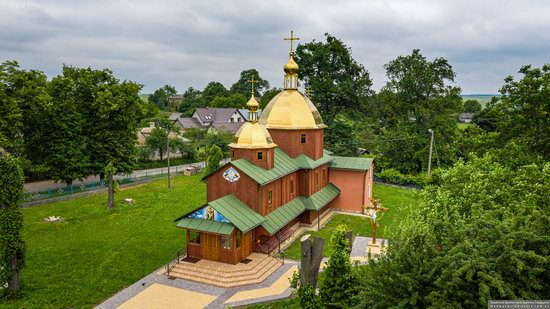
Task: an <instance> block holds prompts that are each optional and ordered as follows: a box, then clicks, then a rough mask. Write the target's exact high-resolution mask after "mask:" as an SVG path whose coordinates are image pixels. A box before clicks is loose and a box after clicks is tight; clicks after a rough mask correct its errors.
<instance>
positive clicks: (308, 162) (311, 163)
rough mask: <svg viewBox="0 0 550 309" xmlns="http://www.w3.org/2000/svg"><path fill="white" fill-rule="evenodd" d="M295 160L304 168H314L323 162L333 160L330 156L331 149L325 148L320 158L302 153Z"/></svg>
mask: <svg viewBox="0 0 550 309" xmlns="http://www.w3.org/2000/svg"><path fill="white" fill-rule="evenodd" d="M294 161H296V164H297V165H298V166H299V167H300V168H304V169H314V168H317V167H319V166H321V165H323V164H327V163H329V162H330V161H332V157H331V156H330V151H328V150H326V149H323V156H322V157H321V158H320V159H318V160H313V159H311V158H310V157H308V156H306V155H304V154H301V155H299V156H297V157H296V158H295V159H294Z"/></svg>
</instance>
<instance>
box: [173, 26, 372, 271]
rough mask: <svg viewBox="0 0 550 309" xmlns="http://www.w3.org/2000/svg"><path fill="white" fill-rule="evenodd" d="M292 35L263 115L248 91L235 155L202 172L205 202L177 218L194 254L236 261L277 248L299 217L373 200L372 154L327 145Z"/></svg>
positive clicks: (312, 218)
mask: <svg viewBox="0 0 550 309" xmlns="http://www.w3.org/2000/svg"><path fill="white" fill-rule="evenodd" d="M294 39H296V38H294V37H293V36H292V35H291V38H290V41H291V48H290V58H289V60H288V63H287V64H285V66H284V72H285V76H284V90H283V91H281V92H280V93H279V94H277V95H276V96H275V97H274V98H273V99H272V100H271V101H270V102H269V104H268V105H267V106H266V108H265V110H264V111H263V112H262V114H261V117H258V108H259V104H258V102H257V101H256V99H255V98H254V95H252V96H251V97H250V100H249V101H248V103H247V104H246V107H247V108H248V113H249V117H248V121H247V122H246V123H245V124H244V125H243V126H242V127H241V128H240V129H239V131H238V132H237V133H236V134H235V139H234V142H233V143H231V144H230V145H229V146H230V147H231V161H230V162H228V163H227V164H225V165H223V166H221V167H220V168H219V169H217V170H216V171H214V172H212V173H210V174H209V175H206V176H204V178H203V180H204V181H205V182H206V184H207V203H206V204H205V205H202V206H200V207H198V208H197V209H195V210H193V211H191V212H189V213H187V214H184V215H183V216H182V217H180V218H179V219H178V220H177V222H178V223H177V227H178V228H182V229H185V230H186V241H187V242H186V243H187V255H188V256H189V257H194V258H200V259H207V260H213V261H219V262H224V263H231V264H236V263H239V262H240V261H242V260H244V259H246V258H247V256H249V255H250V254H251V253H252V252H263V253H268V252H270V251H273V250H275V249H276V248H277V247H278V244H280V242H282V241H284V240H285V239H286V238H288V237H289V236H290V235H292V233H293V231H294V230H295V229H296V228H297V227H298V226H299V225H301V224H302V225H312V226H318V224H319V222H320V219H321V218H322V217H323V215H326V214H327V213H328V210H329V209H333V210H338V211H345V212H356V213H362V212H363V209H364V207H367V206H369V205H370V203H371V197H372V180H373V167H374V166H373V160H372V159H369V158H355V157H354V158H351V157H341V156H334V155H332V153H331V152H330V151H328V150H326V149H324V130H325V128H326V127H327V126H326V125H325V124H324V123H323V120H322V119H321V115H320V114H319V112H318V111H317V109H316V108H315V105H314V104H313V102H312V101H311V100H310V99H309V97H308V96H306V95H304V94H303V93H302V92H300V91H299V90H298V69H299V67H298V64H297V63H296V62H295V61H294V59H293V52H292V40H294ZM253 82H254V81H252V87H254V84H253ZM252 94H254V90H252Z"/></svg>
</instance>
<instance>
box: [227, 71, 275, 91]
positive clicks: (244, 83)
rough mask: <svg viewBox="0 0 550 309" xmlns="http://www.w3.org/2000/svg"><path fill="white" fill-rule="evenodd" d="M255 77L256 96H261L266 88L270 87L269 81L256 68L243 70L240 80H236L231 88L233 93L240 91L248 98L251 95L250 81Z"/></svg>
mask: <svg viewBox="0 0 550 309" xmlns="http://www.w3.org/2000/svg"><path fill="white" fill-rule="evenodd" d="M252 79H254V80H255V81H256V82H255V83H254V96H255V97H261V96H262V93H263V91H264V90H265V89H269V82H268V81H267V80H265V79H263V78H261V77H260V73H258V71H257V70H256V69H248V70H244V71H242V72H241V76H240V77H239V80H238V81H236V82H235V83H234V84H233V85H232V86H231V88H230V91H231V93H239V94H242V95H244V96H245V97H246V98H248V97H249V96H250V90H251V86H250V83H249V82H248V81H249V80H252Z"/></svg>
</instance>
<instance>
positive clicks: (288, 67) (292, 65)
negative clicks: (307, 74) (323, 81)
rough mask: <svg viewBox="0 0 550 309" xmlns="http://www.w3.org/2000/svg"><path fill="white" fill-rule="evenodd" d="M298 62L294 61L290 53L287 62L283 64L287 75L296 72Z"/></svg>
mask: <svg viewBox="0 0 550 309" xmlns="http://www.w3.org/2000/svg"><path fill="white" fill-rule="evenodd" d="M298 69H299V67H298V64H297V63H296V61H294V58H293V57H292V54H291V55H290V59H288V62H287V63H286V64H285V67H284V71H285V73H286V74H288V75H294V74H298Z"/></svg>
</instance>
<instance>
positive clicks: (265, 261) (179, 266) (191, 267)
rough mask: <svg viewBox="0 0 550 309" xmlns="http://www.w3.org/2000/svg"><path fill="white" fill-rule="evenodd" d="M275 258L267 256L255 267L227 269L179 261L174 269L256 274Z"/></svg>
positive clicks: (229, 275)
mask: <svg viewBox="0 0 550 309" xmlns="http://www.w3.org/2000/svg"><path fill="white" fill-rule="evenodd" d="M273 259H274V258H272V257H267V258H265V259H263V260H262V261H260V262H259V263H258V264H256V265H254V267H253V268H250V269H246V270H226V269H212V268H198V267H196V265H195V264H187V263H179V264H176V266H175V267H174V269H173V270H172V271H174V270H176V269H177V270H179V271H189V272H194V273H203V274H206V275H208V274H212V273H216V274H218V275H221V274H223V275H224V276H225V277H234V276H241V275H248V274H254V273H256V272H257V271H258V270H259V269H261V268H263V267H265V266H266V265H267V264H269V263H271V261H272V260H273Z"/></svg>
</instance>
